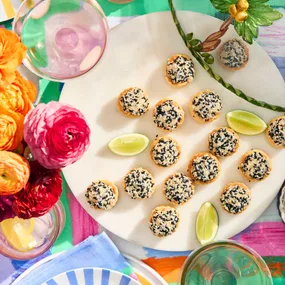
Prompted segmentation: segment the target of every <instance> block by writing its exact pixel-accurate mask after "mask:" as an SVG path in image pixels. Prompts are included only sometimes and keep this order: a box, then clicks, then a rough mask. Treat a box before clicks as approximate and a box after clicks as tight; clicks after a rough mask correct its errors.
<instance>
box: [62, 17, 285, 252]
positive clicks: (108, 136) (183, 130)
mask: <svg viewBox="0 0 285 285" xmlns="http://www.w3.org/2000/svg"><path fill="white" fill-rule="evenodd" d="M179 18H180V20H181V21H182V25H183V26H184V29H185V32H194V35H195V37H196V38H199V39H205V38H206V37H207V36H208V35H209V34H210V33H212V32H214V31H217V30H218V29H219V27H220V25H221V23H222V21H220V20H218V19H216V18H213V17H210V16H207V15H202V14H198V13H193V12H180V13H179ZM234 37H237V34H236V32H235V31H234V29H233V27H230V29H229V31H228V32H227V33H226V35H225V36H224V37H223V41H226V40H228V39H231V38H234ZM109 38H110V40H109V43H108V46H107V49H106V52H105V54H104V56H103V58H102V59H101V61H100V62H99V63H98V64H97V66H96V67H95V68H94V69H92V70H91V71H90V72H88V73H87V74H85V75H84V76H82V77H80V78H77V79H75V80H71V81H68V82H67V83H66V84H65V86H64V88H63V91H62V95H61V98H60V101H61V102H62V103H68V104H71V105H73V106H75V107H76V108H78V109H79V110H81V112H82V113H83V114H84V115H85V116H86V118H87V121H88V122H89V124H90V127H91V131H92V133H91V146H90V148H89V150H88V151H87V153H86V154H85V155H84V157H83V158H82V159H81V160H80V161H79V162H77V163H75V164H74V165H71V166H69V167H67V168H65V169H64V170H63V173H64V176H65V178H66V180H67V182H68V184H69V186H70V188H71V190H72V192H73V193H74V195H75V197H76V198H77V199H78V201H79V202H80V203H81V205H82V206H83V207H84V209H85V210H86V211H87V212H88V213H89V214H90V215H91V216H92V217H93V218H94V219H96V220H97V221H98V222H99V223H100V224H101V225H102V226H104V227H105V228H106V229H108V230H110V231H111V232H113V233H114V234H116V235H118V236H120V237H122V238H124V239H126V240H129V241H132V242H135V243H138V244H141V245H144V246H146V247H150V248H155V249H160V250H170V251H175V250H179V251H182V250H191V249H195V248H197V247H198V246H199V243H198V242H197V240H196V236H195V219H196V215H197V212H198V210H199V208H200V206H201V205H202V203H204V202H205V201H210V202H212V203H213V204H214V205H215V206H216V208H217V210H218V212H219V220H220V224H219V232H218V235H217V237H216V239H217V240H219V239H226V238H229V237H231V236H233V235H235V234H238V233H239V232H241V231H242V230H243V229H245V228H246V227H247V226H249V225H250V224H251V223H253V222H254V221H255V219H256V218H257V217H259V216H260V215H261V214H262V212H263V211H264V210H265V209H266V208H267V206H268V205H269V204H270V202H271V201H272V200H273V198H274V197H275V196H276V194H277V192H278V190H279V188H280V186H281V184H282V182H283V179H284V171H283V170H284V161H285V151H284V150H278V149H275V148H273V147H272V146H270V144H269V143H268V142H267V140H266V137H265V134H261V135H258V136H252V137H248V136H242V135H241V136H240V137H241V145H240V148H239V150H238V152H237V153H236V154H235V155H233V156H231V157H229V158H226V159H223V160H221V174H220V176H219V179H217V181H215V182H214V183H212V184H208V185H206V186H197V187H196V191H195V195H194V197H193V198H192V199H191V200H190V201H189V202H188V203H187V204H185V205H183V206H181V207H178V211H179V213H180V215H181V223H180V225H179V227H178V229H177V231H176V232H175V233H174V234H173V235H171V236H169V237H167V238H158V237H155V236H153V234H152V233H151V231H150V230H149V228H148V218H149V215H150V213H151V211H152V209H153V208H155V207H156V206H158V205H161V204H167V200H166V199H165V198H164V196H163V194H162V184H163V181H164V179H165V178H166V177H167V176H168V175H170V174H172V173H174V172H177V171H183V172H186V170H187V165H188V163H189V160H190V158H191V157H192V156H193V155H194V154H196V153H197V152H201V151H207V136H208V134H209V132H211V131H212V130H213V129H214V128H216V127H219V126H225V125H226V120H225V114H226V113H227V112H229V111H231V110H233V109H243V110H248V111H252V112H254V113H256V114H257V115H259V116H261V117H262V118H263V119H264V120H265V121H266V122H268V121H269V120H271V119H272V118H274V117H276V116H277V115H280V113H276V112H273V111H270V110H266V109H263V108H259V107H256V106H254V105H252V104H250V103H247V102H246V101H244V100H242V99H240V98H238V97H237V96H235V95H234V94H232V93H231V92H230V91H228V90H227V89H225V88H224V87H222V86H221V85H220V84H219V83H218V82H216V81H215V80H214V79H213V78H211V77H210V76H209V75H208V74H207V72H206V71H205V70H204V69H203V68H202V67H201V66H200V65H199V63H198V62H197V61H196V60H194V63H195V67H196V77H195V79H194V81H193V82H192V83H191V84H189V85H187V86H186V87H184V88H173V87H172V86H170V85H169V84H168V83H167V82H166V80H165V78H164V67H165V63H166V60H167V59H168V58H169V57H170V56H172V55H173V54H176V53H186V54H189V52H188V50H187V49H186V47H185V45H184V43H183V41H182V39H181V38H180V36H179V35H178V32H177V30H176V27H175V25H174V23H173V20H172V16H171V14H170V13H169V12H162V13H154V14H149V15H145V16H141V17H138V18H135V19H133V20H130V21H128V22H125V23H123V24H121V25H120V26H118V27H116V28H114V29H113V30H111V32H110V37H109ZM249 52H250V60H249V62H248V64H247V65H246V67H245V68H243V69H241V70H239V71H236V72H229V71H227V70H224V69H223V68H222V67H220V66H219V64H218V63H215V64H213V69H214V70H215V71H216V72H217V73H218V74H220V75H221V76H222V77H223V78H224V79H225V80H226V81H228V82H230V83H233V84H234V85H235V86H236V87H238V88H240V89H242V90H243V91H244V92H245V93H246V94H249V95H250V96H253V97H255V98H257V99H259V100H265V101H268V102H269V103H275V104H278V105H283V106H285V88H284V82H283V79H282V77H281V75H280V73H279V71H278V69H277V68H276V66H275V65H274V63H273V62H272V60H271V59H270V57H269V56H268V55H267V54H266V52H265V51H264V50H263V49H262V48H261V47H260V46H259V45H257V44H256V43H254V44H253V45H251V46H249ZM213 55H214V57H215V58H216V61H217V53H216V52H213ZM131 86H138V87H141V88H143V89H145V90H146V92H147V93H148V94H149V97H150V101H151V109H152V107H153V106H154V105H155V104H156V103H157V102H158V101H159V100H161V99H163V98H171V99H174V100H176V101H178V102H179V103H180V104H181V105H182V107H183V108H184V110H185V114H186V117H185V122H184V124H183V125H182V126H181V127H180V128H178V129H177V130H176V131H174V132H172V133H170V134H169V135H170V136H171V137H173V138H175V139H176V140H177V141H178V142H179V143H180V145H181V147H182V155H181V158H180V160H179V162H178V163H177V164H176V165H174V166H172V167H169V168H166V169H162V168H159V167H157V166H155V165H154V163H153V162H152V161H151V160H150V157H149V150H148V149H147V150H146V151H145V152H144V153H142V154H140V155H138V156H135V157H120V156H117V155H115V154H113V153H111V152H110V151H109V150H108V147H107V144H108V142H110V141H111V140H112V139H113V138H114V137H116V136H118V135H122V134H126V133H132V132H137V133H142V134H145V135H147V136H148V137H149V138H150V140H151V141H152V140H154V139H155V137H156V135H165V134H167V133H165V132H163V131H161V130H159V129H158V128H156V126H155V125H154V123H153V122H152V118H151V114H152V112H151V111H149V112H148V113H147V114H146V115H144V116H142V117H141V118H138V119H130V118H127V117H125V116H123V115H122V114H121V113H120V112H119V111H118V109H117V106H116V104H117V98H118V95H119V94H120V92H121V91H122V90H124V89H126V88H128V87H131ZM207 88H208V89H212V90H214V91H215V92H217V93H218V94H219V95H220V96H221V98H222V102H223V111H222V114H221V116H220V118H219V119H218V120H216V121H215V122H213V123H209V124H205V125H201V124H198V123H196V122H195V121H194V120H193V119H192V118H191V117H190V114H189V110H188V104H189V101H190V99H191V98H192V96H193V95H194V94H196V93H197V92H199V91H201V90H204V89H207ZM252 148H259V149H261V150H263V151H265V152H267V153H268V155H269V156H270V157H271V158H272V164H273V171H272V173H271V175H270V176H269V177H268V178H267V179H266V180H264V181H262V182H259V183H248V181H245V180H244V179H243V177H242V176H241V174H240V173H239V171H238V169H237V167H238V161H239V158H240V157H241V156H242V155H243V153H245V152H246V151H248V150H250V149H252ZM133 167H144V168H146V169H148V170H149V171H150V172H151V173H152V174H153V175H154V177H155V181H156V192H155V194H154V195H153V196H152V197H151V198H150V199H148V200H145V201H137V200H131V199H130V197H128V196H127V195H126V194H125V193H124V191H123V189H122V181H123V177H124V176H125V174H126V173H127V172H128V171H129V170H130V169H131V168H133ZM97 179H107V180H110V181H113V182H114V183H115V184H117V185H118V187H119V188H120V199H119V202H118V204H117V205H116V207H115V208H113V209H112V210H111V211H98V210H94V209H92V208H90V207H89V205H88V204H87V202H86V200H85V196H84V195H85V191H86V188H87V187H88V185H90V183H91V182H92V181H94V180H97ZM234 181H240V182H245V183H246V184H247V185H248V186H249V187H250V189H251V191H252V202H251V204H250V206H249V207H248V209H247V210H246V211H245V212H244V213H242V214H240V215H236V216H233V215H230V214H227V213H226V212H225V211H223V210H222V208H221V206H220V203H219V195H220V192H221V190H222V188H223V187H224V186H225V185H226V184H227V183H229V182H234Z"/></svg>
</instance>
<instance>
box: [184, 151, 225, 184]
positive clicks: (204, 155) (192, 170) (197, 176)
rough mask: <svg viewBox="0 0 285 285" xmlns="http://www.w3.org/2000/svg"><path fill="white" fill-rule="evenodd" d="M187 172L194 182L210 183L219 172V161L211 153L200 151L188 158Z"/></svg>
mask: <svg viewBox="0 0 285 285" xmlns="http://www.w3.org/2000/svg"><path fill="white" fill-rule="evenodd" d="M188 174H189V176H190V178H191V179H192V180H193V181H194V183H197V184H209V183H212V182H214V181H215V180H216V179H217V178H218V176H219V174H220V162H219V160H218V159H217V158H216V157H215V156H214V155H212V154H211V153H208V152H200V153H198V154H196V155H194V157H193V158H192V159H191V160H190V162H189V165H188Z"/></svg>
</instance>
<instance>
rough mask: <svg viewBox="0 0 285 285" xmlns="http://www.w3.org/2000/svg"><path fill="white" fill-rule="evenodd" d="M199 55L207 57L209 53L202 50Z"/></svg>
mask: <svg viewBox="0 0 285 285" xmlns="http://www.w3.org/2000/svg"><path fill="white" fill-rule="evenodd" d="M201 56H203V57H205V58H207V57H209V56H211V55H210V54H209V53H207V52H204V53H201Z"/></svg>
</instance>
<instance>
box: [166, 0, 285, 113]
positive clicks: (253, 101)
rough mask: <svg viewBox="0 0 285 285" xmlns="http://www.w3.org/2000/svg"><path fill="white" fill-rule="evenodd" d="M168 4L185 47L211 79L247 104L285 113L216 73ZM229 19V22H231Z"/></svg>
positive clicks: (169, 2) (284, 110)
mask: <svg viewBox="0 0 285 285" xmlns="http://www.w3.org/2000/svg"><path fill="white" fill-rule="evenodd" d="M168 4H169V7H170V11H171V14H172V17H173V21H174V23H175V25H176V28H177V30H178V32H179V34H180V36H181V37H182V39H183V41H184V43H185V45H186V46H187V48H188V49H189V51H190V52H191V53H192V55H193V56H194V57H195V59H196V60H197V61H198V62H199V63H200V64H201V65H202V67H203V68H204V69H205V70H206V71H207V72H208V73H209V75H210V76H211V77H213V78H214V79H215V80H216V81H218V82H219V83H220V84H221V85H223V86H224V87H225V88H226V89H228V90H229V91H231V92H232V93H234V94H235V95H237V96H238V97H240V98H242V99H244V100H245V101H247V102H249V103H251V104H253V105H256V106H258V107H262V108H266V109H269V110H272V111H276V112H285V107H281V106H277V105H271V104H269V103H267V102H263V101H258V100H256V99H255V98H253V97H250V96H248V95H246V94H245V93H244V92H243V91H241V90H240V89H237V88H235V87H234V86H233V85H232V84H230V83H228V82H226V81H225V80H224V79H223V78H222V77H221V76H220V75H219V74H217V73H215V72H214V71H213V69H212V68H211V67H210V66H209V65H208V64H207V63H206V62H205V61H204V59H203V57H202V56H201V54H200V52H197V51H195V50H194V49H193V47H192V46H191V44H190V43H189V41H187V38H186V34H185V32H184V31H183V29H182V27H181V24H180V22H179V20H178V18H177V15H176V10H175V8H174V5H173V0H168ZM229 18H230V17H229ZM229 18H228V19H227V21H230V19H229ZM229 24H230V23H229ZM228 26H229V25H228Z"/></svg>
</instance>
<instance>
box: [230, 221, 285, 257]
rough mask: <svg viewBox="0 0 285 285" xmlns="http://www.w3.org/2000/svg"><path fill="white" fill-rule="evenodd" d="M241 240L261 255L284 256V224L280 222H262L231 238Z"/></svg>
mask: <svg viewBox="0 0 285 285" xmlns="http://www.w3.org/2000/svg"><path fill="white" fill-rule="evenodd" d="M232 239H233V240H236V241H238V242H241V243H243V244H245V245H247V246H249V247H251V248H252V249H254V250H255V251H256V252H258V253H259V254H260V255H262V256H285V242H284V239H285V224H283V223H282V222H262V223H255V224H252V225H251V226H250V227H249V228H247V229H246V230H244V231H243V232H241V233H240V234H238V235H236V236H234V237H233V238H232Z"/></svg>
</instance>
